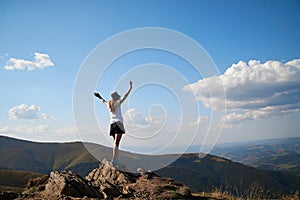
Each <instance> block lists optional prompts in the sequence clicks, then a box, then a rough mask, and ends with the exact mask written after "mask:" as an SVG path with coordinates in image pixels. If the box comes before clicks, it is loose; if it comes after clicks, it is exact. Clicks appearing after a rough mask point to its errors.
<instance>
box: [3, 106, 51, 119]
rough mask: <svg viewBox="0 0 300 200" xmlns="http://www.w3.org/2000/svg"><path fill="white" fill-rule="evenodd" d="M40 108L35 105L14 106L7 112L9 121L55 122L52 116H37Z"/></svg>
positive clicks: (43, 114)
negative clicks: (37, 120)
mask: <svg viewBox="0 0 300 200" xmlns="http://www.w3.org/2000/svg"><path fill="white" fill-rule="evenodd" d="M40 110H41V108H40V107H39V106H37V105H34V104H33V105H30V106H29V105H27V104H21V105H18V106H14V107H12V108H11V109H9V111H8V116H9V119H24V120H35V119H44V120H55V118H54V117H53V116H49V115H47V114H45V113H42V114H39V112H40Z"/></svg>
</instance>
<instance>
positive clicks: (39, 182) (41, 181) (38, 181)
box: [22, 176, 49, 195]
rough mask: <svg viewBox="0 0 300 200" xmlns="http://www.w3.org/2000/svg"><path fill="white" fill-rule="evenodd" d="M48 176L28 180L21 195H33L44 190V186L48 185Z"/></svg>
mask: <svg viewBox="0 0 300 200" xmlns="http://www.w3.org/2000/svg"><path fill="white" fill-rule="evenodd" d="M48 179H49V176H41V177H37V178H33V179H30V180H29V181H28V183H27V185H26V188H25V190H24V192H23V193H22V194H25V195H28V194H34V193H35V192H39V191H43V190H45V186H46V184H47V183H48Z"/></svg>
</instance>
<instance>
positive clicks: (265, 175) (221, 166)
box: [0, 136, 300, 195]
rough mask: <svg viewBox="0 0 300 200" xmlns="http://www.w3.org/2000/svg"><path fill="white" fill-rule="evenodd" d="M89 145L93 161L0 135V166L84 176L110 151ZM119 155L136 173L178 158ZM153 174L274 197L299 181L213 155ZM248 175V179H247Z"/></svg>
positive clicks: (194, 186) (63, 148)
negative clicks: (258, 191)
mask: <svg viewBox="0 0 300 200" xmlns="http://www.w3.org/2000/svg"><path fill="white" fill-rule="evenodd" d="M93 145H94V146H93V147H94V148H95V149H94V150H95V151H97V152H99V157H97V159H96V158H94V157H93V156H92V155H91V154H90V153H89V152H88V151H87V150H86V148H85V146H84V144H83V143H80V142H70V143H37V142H29V141H23V140H18V139H13V138H8V137H4V136H0V154H1V155H2V157H1V158H0V166H2V167H6V168H10V169H13V170H25V171H34V172H39V173H43V174H47V175H48V174H49V173H50V172H51V171H55V170H58V171H62V170H70V171H75V172H76V173H78V174H80V175H82V176H85V175H86V174H87V173H88V172H89V171H91V170H92V169H94V168H96V167H97V166H98V165H99V159H100V158H102V159H104V158H111V148H108V147H104V146H101V145H96V144H93ZM120 156H121V158H122V159H124V160H126V161H128V162H129V163H130V166H128V167H131V168H132V167H133V168H134V167H135V168H134V169H135V170H136V169H137V167H136V166H139V164H140V163H141V162H140V161H141V160H143V162H148V163H147V164H149V165H151V164H152V163H154V162H159V160H164V159H165V160H166V159H170V158H173V157H172V156H175V157H176V156H178V155H172V154H170V155H157V156H148V155H138V154H133V153H130V152H120ZM24 162H26V163H24ZM146 170H147V169H146ZM155 173H157V174H158V175H160V176H163V177H170V178H173V179H175V180H177V181H180V182H182V183H184V184H185V185H187V186H189V187H190V188H191V190H192V191H212V190H214V189H216V188H227V189H228V190H234V188H239V187H243V188H249V187H251V185H253V184H254V183H257V184H259V185H260V187H262V188H264V189H265V190H266V191H267V190H268V191H270V190H271V191H272V193H274V195H275V194H276V195H279V194H287V193H292V192H295V191H296V190H297V189H298V188H300V178H299V177H297V176H292V175H287V174H282V173H279V172H270V171H264V170H260V169H255V168H253V167H248V166H245V165H243V164H240V163H237V162H232V161H231V160H230V159H226V158H222V157H218V156H213V155H206V156H204V157H202V158H201V157H199V153H190V154H183V155H181V156H180V157H179V158H178V159H176V160H175V161H174V162H172V163H170V164H169V165H168V166H164V167H163V166H162V168H161V169H159V170H156V171H155ZM249 175H250V176H251V177H250V178H247V177H249ZM241 182H243V185H241ZM229 186H230V188H229ZM272 188H273V189H272Z"/></svg>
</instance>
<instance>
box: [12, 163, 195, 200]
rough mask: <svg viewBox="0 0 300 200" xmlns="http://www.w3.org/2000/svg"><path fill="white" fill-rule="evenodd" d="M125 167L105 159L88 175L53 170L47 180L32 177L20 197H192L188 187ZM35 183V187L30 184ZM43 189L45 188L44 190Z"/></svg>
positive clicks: (87, 199)
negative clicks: (133, 171)
mask: <svg viewBox="0 0 300 200" xmlns="http://www.w3.org/2000/svg"><path fill="white" fill-rule="evenodd" d="M124 170H126V166H124V165H122V164H120V165H118V166H114V165H112V164H111V163H110V162H109V161H107V160H103V161H102V163H101V164H100V165H99V168H96V169H94V170H92V171H91V172H90V173H89V174H88V175H87V176H86V177H85V178H82V177H81V176H79V175H78V174H76V173H74V172H71V171H63V172H57V171H56V172H51V173H50V176H49V178H48V180H45V177H44V178H43V179H42V180H31V183H30V184H28V186H27V190H25V191H24V192H23V194H22V196H21V197H19V198H17V199H28V200H29V199H30V200H40V199H54V200H63V199H64V200H75V199H84V200H93V199H191V198H192V196H191V191H190V189H189V188H188V187H186V186H184V185H182V184H181V183H179V182H176V181H174V180H173V179H170V178H163V177H159V176H157V175H156V174H154V173H152V172H142V173H140V174H133V173H129V172H125V171H124ZM30 186H32V187H30ZM41 190H42V191H41Z"/></svg>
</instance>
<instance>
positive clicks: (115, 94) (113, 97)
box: [110, 92, 121, 100]
mask: <svg viewBox="0 0 300 200" xmlns="http://www.w3.org/2000/svg"><path fill="white" fill-rule="evenodd" d="M110 96H111V98H112V99H114V100H116V99H120V97H121V96H120V95H119V94H118V93H117V92H114V93H112V94H111V95H110Z"/></svg>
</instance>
